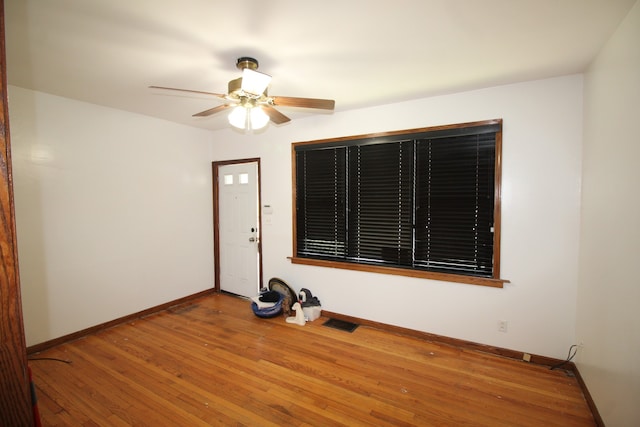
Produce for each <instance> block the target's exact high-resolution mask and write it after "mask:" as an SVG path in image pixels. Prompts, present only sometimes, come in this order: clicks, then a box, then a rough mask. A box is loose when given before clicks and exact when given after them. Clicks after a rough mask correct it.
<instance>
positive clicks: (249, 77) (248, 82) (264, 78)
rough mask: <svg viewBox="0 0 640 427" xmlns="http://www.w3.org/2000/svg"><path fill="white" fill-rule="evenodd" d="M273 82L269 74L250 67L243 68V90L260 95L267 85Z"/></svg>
mask: <svg viewBox="0 0 640 427" xmlns="http://www.w3.org/2000/svg"><path fill="white" fill-rule="evenodd" d="M270 82H271V76H270V75H268V74H264V73H261V72H259V71H254V70H252V69H250V68H245V69H244V70H242V86H241V88H242V90H243V92H245V93H249V94H251V95H255V96H260V95H262V94H263V93H264V91H265V90H267V86H269V83H270Z"/></svg>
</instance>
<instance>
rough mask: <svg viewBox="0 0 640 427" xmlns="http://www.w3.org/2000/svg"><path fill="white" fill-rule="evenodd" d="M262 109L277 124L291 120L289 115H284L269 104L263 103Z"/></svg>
mask: <svg viewBox="0 0 640 427" xmlns="http://www.w3.org/2000/svg"><path fill="white" fill-rule="evenodd" d="M262 109H263V110H264V112H265V113H267V116H269V118H270V119H271V121H272V122H273V123H275V124H277V125H279V124H282V123H286V122H288V121H291V119H290V118H289V117H287V116H285V115H284V114H282V113H281V112H280V111H278V110H276V109H275V108H273V107H272V106H270V105H263V106H262Z"/></svg>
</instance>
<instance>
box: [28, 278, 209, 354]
mask: <svg viewBox="0 0 640 427" xmlns="http://www.w3.org/2000/svg"><path fill="white" fill-rule="evenodd" d="M214 292H215V291H214V289H207V290H205V291H202V292H198V293H196V294H193V295H189V296H186V297H184V298H179V299H177V300H173V301H169V302H167V303H164V304H160V305H157V306H155V307H151V308H148V309H146V310H143V311H139V312H137V313H133V314H129V315H127V316H123V317H120V318H118V319H115V320H111V321H109V322H105V323H101V324H99V325H96V326H92V327H90V328H87V329H83V330H81V331H78V332H74V333H71V334H68V335H64V336H61V337H58V338H54V339H52V340H49V341H45V342H42V343H40V344H34V345H32V346H29V347H27V355H32V354H35V353H39V352H41V351H44V350H48V349H50V348H52V347H56V346H58V345H61V344H65V343H68V342H71V341H75V340H77V339H80V338H83V337H86V336H87V335H91V334H95V333H96V332H100V331H103V330H105V329H109V328H112V327H114V326H117V325H120V324H123V323H127V322H131V321H132V320H137V319H140V318H142V317H146V316H149V315H151V314H155V313H159V312H161V311H164V310H168V309H170V308H172V307H175V306H178V305H182V304H186V303H189V302H191V301H192V300H195V299H198V298H201V297H203V296H206V295H209V294H212V293H214Z"/></svg>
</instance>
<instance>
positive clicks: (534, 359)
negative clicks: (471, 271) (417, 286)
mask: <svg viewBox="0 0 640 427" xmlns="http://www.w3.org/2000/svg"><path fill="white" fill-rule="evenodd" d="M322 316H323V317H329V318H333V319H338V320H344V321H346V322H351V323H356V324H358V325H362V326H368V327H370V328H375V329H380V330H383V331H386V332H389V333H393V334H399V335H406V336H410V337H414V338H418V339H422V340H425V341H430V342H434V343H437V344H444V345H449V346H452V347H456V348H458V349H461V350H463V351H464V350H468V351H477V352H482V353H488V354H493V355H496V356H501V357H506V358H508V359H513V360H518V361H522V362H523V363H533V364H536V365H542V366H548V367H549V368H550V369H551V367H553V366H557V365H560V364H563V369H564V370H566V371H568V372H570V373H571V374H572V375H573V376H575V378H576V380H577V381H578V385H579V386H580V389H581V390H582V393H583V395H584V398H585V400H586V402H587V404H588V405H589V409H590V410H591V414H592V415H593V419H594V421H595V423H596V425H597V426H598V427H604V425H605V424H604V421H603V420H602V417H601V416H600V413H599V412H598V408H597V407H596V404H595V402H594V400H593V398H592V396H591V393H589V389H588V388H587V385H586V383H585V382H584V380H583V379H582V376H581V375H580V372H579V371H578V367H577V366H576V365H575V363H573V362H566V361H564V360H560V359H555V358H553V357H547V356H540V355H535V354H530V356H531V359H530V361H529V362H526V361H525V360H524V355H525V354H526V353H525V352H522V351H517V350H510V349H506V348H500V347H494V346H490V345H486V344H478V343H475V342H472V341H466V340H461V339H457V338H449V337H445V336H442V335H437V334H432V333H429V332H422V331H418V330H415V329H409V328H403V327H401V326H394V325H388V324H386V323H380V322H374V321H372V320H367V319H360V318H358V317H352V316H347V315H344V314H340V313H334V312H331V311H326V310H322Z"/></svg>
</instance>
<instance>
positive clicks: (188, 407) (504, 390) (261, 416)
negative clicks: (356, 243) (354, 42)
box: [29, 294, 595, 427]
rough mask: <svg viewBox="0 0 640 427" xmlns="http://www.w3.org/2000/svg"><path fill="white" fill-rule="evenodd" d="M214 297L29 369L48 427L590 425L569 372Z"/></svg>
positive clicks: (69, 347)
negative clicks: (261, 314)
mask: <svg viewBox="0 0 640 427" xmlns="http://www.w3.org/2000/svg"><path fill="white" fill-rule="evenodd" d="M324 320H326V319H325V318H323V317H321V318H320V319H317V320H315V321H314V322H309V323H307V324H306V325H305V326H298V325H295V324H288V323H286V322H285V321H284V319H283V318H282V317H277V318H274V319H260V318H257V317H255V316H254V315H253V313H252V311H251V309H250V307H249V303H248V302H247V301H246V300H243V299H240V298H235V297H232V296H228V295H222V294H214V295H211V296H207V297H203V298H200V299H198V300H195V301H194V302H193V303H191V304H188V305H185V306H181V307H178V308H174V309H171V310H168V311H165V312H162V313H159V314H155V315H152V316H148V317H146V318H144V319H140V320H137V321H135V322H130V323H127V324H123V325H120V326H117V327H114V328H111V329H108V330H106V331H102V332H99V333H97V334H94V335H91V336H88V337H86V338H82V339H80V340H77V341H74V342H72V343H69V344H63V345H60V346H58V347H55V348H53V349H50V350H47V351H44V352H42V353H40V354H37V355H32V356H31V357H32V358H36V357H38V358H44V357H50V358H60V359H65V360H70V361H71V362H72V363H70V364H66V363H61V362H59V361H52V360H33V361H30V362H29V365H30V366H31V368H32V370H33V376H34V381H35V384H36V391H37V395H38V406H39V410H40V415H41V418H42V423H43V425H44V426H57V425H60V426H128V425H136V426H208V425H246V426H284V425H288V426H289V425H290V426H333V425H348V426H355V425H375V426H410V425H419V426H432V425H436V426H462V425H473V426H563V427H566V426H593V425H595V423H594V420H593V417H592V415H591V413H590V411H589V408H588V406H587V403H586V401H585V399H584V397H583V395H582V392H581V390H580V388H579V386H578V383H577V381H576V379H575V378H574V377H572V376H569V375H567V373H566V372H565V371H562V370H553V371H551V370H549V368H548V367H543V366H537V365H532V364H528V363H525V362H518V361H514V360H510V359H505V358H502V357H498V356H493V355H487V354H483V353H479V352H474V351H464V350H460V349H457V348H454V347H451V346H448V345H444V344H436V343H431V342H427V341H424V340H421V339H418V338H415V337H407V336H401V335H395V334H391V333H389V332H385V331H381V330H379V329H374V328H370V327H365V326H360V327H359V328H358V329H356V330H355V331H354V332H353V333H348V332H344V331H340V330H336V329H332V328H328V327H325V326H322V323H323V322H324Z"/></svg>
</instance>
